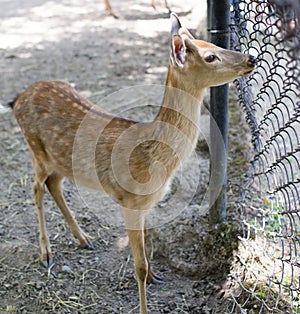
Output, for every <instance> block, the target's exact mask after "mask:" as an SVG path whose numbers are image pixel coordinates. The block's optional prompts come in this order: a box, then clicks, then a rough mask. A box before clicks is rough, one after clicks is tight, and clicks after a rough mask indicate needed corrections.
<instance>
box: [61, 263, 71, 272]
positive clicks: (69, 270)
mask: <svg viewBox="0 0 300 314" xmlns="http://www.w3.org/2000/svg"><path fill="white" fill-rule="evenodd" d="M61 270H62V271H63V272H64V273H67V274H72V273H73V271H72V269H71V268H70V267H69V266H68V265H63V267H62V268H61Z"/></svg>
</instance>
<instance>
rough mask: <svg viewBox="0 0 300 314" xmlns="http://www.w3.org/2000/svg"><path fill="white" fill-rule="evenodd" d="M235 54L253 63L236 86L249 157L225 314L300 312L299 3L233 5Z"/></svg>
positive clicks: (246, 0)
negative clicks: (254, 59) (253, 67)
mask: <svg viewBox="0 0 300 314" xmlns="http://www.w3.org/2000/svg"><path fill="white" fill-rule="evenodd" d="M231 13H232V25H231V28H232V29H231V31H232V32H231V33H232V41H231V42H232V47H233V48H234V49H236V50H240V51H243V52H245V53H250V54H253V55H255V56H257V59H258V66H257V70H256V72H255V73H254V74H253V75H252V76H251V77H250V78H246V79H243V78H242V79H239V80H237V81H236V86H237V89H238V97H239V103H240V104H241V105H242V106H243V108H244V111H245V116H246V121H247V123H248V125H249V128H250V130H251V140H252V147H253V149H252V151H251V152H250V156H251V157H250V167H249V172H248V174H247V178H246V180H245V182H242V183H241V193H240V199H239V208H240V211H241V215H242V220H243V237H242V238H241V245H240V250H239V253H238V264H239V267H236V269H235V270H234V272H233V273H232V276H233V277H234V282H235V289H233V291H232V294H231V302H230V306H229V307H228V313H293V314H294V313H300V245H299V240H300V177H299V174H300V106H299V105H300V102H299V96H300V95H299V93H300V92H299V90H300V89H299V83H300V64H299V54H300V33H299V24H298V21H299V13H300V3H299V0H256V1H250V0H240V1H239V0H233V2H232V12H231Z"/></svg>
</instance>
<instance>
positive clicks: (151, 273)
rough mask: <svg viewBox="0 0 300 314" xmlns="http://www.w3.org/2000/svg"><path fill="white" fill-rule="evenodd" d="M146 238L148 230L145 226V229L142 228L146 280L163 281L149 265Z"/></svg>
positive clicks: (158, 282) (156, 282) (152, 281)
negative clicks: (146, 266)
mask: <svg viewBox="0 0 300 314" xmlns="http://www.w3.org/2000/svg"><path fill="white" fill-rule="evenodd" d="M147 239H148V230H147V229H146V227H145V229H144V243H145V252H146V258H147V262H148V276H147V282H148V283H155V284H160V283H163V282H164V281H163V279H162V277H160V276H158V275H156V274H155V272H154V271H153V270H152V267H151V265H150V260H149V254H148V252H147Z"/></svg>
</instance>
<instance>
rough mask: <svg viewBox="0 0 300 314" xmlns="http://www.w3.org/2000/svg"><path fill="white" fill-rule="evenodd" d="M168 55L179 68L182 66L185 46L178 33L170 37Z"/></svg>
mask: <svg viewBox="0 0 300 314" xmlns="http://www.w3.org/2000/svg"><path fill="white" fill-rule="evenodd" d="M170 57H171V60H172V62H173V64H174V65H177V66H178V67H180V68H183V67H184V64H185V62H186V47H185V43H184V41H183V39H182V37H181V36H179V35H174V36H173V37H172V43H171V55H170Z"/></svg>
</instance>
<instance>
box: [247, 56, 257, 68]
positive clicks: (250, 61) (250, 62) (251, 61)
mask: <svg viewBox="0 0 300 314" xmlns="http://www.w3.org/2000/svg"><path fill="white" fill-rule="evenodd" d="M256 63H257V59H256V58H255V57H254V56H252V55H249V57H248V62H247V64H248V65H249V66H250V67H255V66H256Z"/></svg>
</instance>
